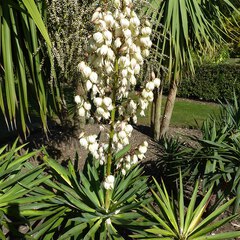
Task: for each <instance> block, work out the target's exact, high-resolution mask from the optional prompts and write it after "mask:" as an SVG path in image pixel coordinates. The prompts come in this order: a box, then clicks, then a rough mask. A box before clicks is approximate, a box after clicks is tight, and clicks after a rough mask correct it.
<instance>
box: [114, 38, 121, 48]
mask: <svg viewBox="0 0 240 240" xmlns="http://www.w3.org/2000/svg"><path fill="white" fill-rule="evenodd" d="M121 45H122V42H121V39H120V38H119V37H118V38H116V40H115V41H114V46H115V48H120V47H121Z"/></svg>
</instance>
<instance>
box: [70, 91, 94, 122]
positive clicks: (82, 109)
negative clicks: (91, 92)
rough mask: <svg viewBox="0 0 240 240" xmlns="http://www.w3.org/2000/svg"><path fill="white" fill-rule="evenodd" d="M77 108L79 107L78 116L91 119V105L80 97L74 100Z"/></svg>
mask: <svg viewBox="0 0 240 240" xmlns="http://www.w3.org/2000/svg"><path fill="white" fill-rule="evenodd" d="M74 100H75V102H76V104H77V106H78V114H79V116H80V117H84V116H86V117H90V110H91V107H92V106H91V104H90V103H89V102H87V101H84V99H83V98H81V97H80V96H79V95H77V96H75V98H74Z"/></svg>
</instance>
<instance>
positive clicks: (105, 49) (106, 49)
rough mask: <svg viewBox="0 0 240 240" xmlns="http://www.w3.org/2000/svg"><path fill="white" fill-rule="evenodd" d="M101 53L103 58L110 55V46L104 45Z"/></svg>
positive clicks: (100, 50)
mask: <svg viewBox="0 0 240 240" xmlns="http://www.w3.org/2000/svg"><path fill="white" fill-rule="evenodd" d="M99 52H100V54H101V55H102V56H105V55H107V53H108V46H107V45H102V46H101V48H100V49H99Z"/></svg>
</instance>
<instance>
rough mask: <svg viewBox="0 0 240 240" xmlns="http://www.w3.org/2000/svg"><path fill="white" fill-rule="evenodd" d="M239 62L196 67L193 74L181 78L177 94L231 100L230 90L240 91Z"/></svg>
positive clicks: (214, 99)
mask: <svg viewBox="0 0 240 240" xmlns="http://www.w3.org/2000/svg"><path fill="white" fill-rule="evenodd" d="M239 66H240V65H239V64H227V63H226V64H224V63H222V64H208V65H201V66H198V67H196V71H195V75H194V76H190V75H189V76H187V74H186V75H185V77H184V78H183V80H182V82H181V84H180V86H179V89H178V96H179V97H186V98H195V99H201V100H207V101H217V100H218V99H220V100H224V99H227V100H231V99H232V91H233V89H235V91H236V94H237V95H239V93H240V68H239Z"/></svg>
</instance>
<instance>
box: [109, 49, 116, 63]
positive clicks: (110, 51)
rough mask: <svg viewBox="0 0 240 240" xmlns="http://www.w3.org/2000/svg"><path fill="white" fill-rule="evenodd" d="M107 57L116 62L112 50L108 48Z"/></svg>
mask: <svg viewBox="0 0 240 240" xmlns="http://www.w3.org/2000/svg"><path fill="white" fill-rule="evenodd" d="M107 56H108V59H109V60H112V61H114V60H115V54H114V52H113V50H112V49H111V48H108V52H107Z"/></svg>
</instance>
